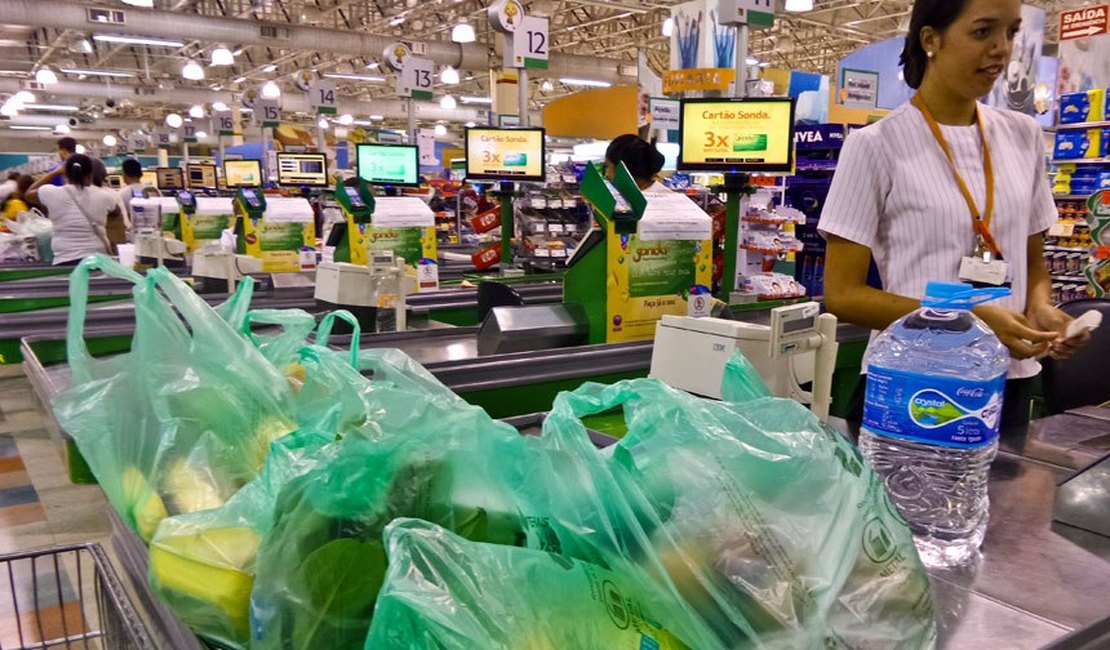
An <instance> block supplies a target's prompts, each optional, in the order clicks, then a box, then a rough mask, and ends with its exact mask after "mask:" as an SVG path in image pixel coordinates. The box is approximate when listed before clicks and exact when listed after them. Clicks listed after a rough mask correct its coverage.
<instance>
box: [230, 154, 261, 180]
mask: <svg viewBox="0 0 1110 650" xmlns="http://www.w3.org/2000/svg"><path fill="white" fill-rule="evenodd" d="M224 185H227V186H228V187H262V164H261V163H259V162H258V161H257V160H225V161H224Z"/></svg>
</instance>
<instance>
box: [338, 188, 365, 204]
mask: <svg viewBox="0 0 1110 650" xmlns="http://www.w3.org/2000/svg"><path fill="white" fill-rule="evenodd" d="M343 189H345V190H346V191H347V200H348V201H350V203H351V207H352V208H354V209H356V210H359V209H362V208H365V207H366V203H364V202H363V200H362V196H360V195H359V193H358V190H356V189H355V188H353V187H345V188H343Z"/></svg>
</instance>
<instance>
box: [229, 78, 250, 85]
mask: <svg viewBox="0 0 1110 650" xmlns="http://www.w3.org/2000/svg"><path fill="white" fill-rule="evenodd" d="M246 80H247V78H246V77H235V78H234V79H232V80H231V83H233V84H241V83H243V82H244V81H246Z"/></svg>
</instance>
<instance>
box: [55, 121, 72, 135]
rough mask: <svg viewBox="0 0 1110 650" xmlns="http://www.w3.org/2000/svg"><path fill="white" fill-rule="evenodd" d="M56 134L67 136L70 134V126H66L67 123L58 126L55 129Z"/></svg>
mask: <svg viewBox="0 0 1110 650" xmlns="http://www.w3.org/2000/svg"><path fill="white" fill-rule="evenodd" d="M54 133H58V134H60V135H65V134H66V133H69V125H68V124H66V123H65V122H62V123H61V124H58V125H56V126H55V127H54Z"/></svg>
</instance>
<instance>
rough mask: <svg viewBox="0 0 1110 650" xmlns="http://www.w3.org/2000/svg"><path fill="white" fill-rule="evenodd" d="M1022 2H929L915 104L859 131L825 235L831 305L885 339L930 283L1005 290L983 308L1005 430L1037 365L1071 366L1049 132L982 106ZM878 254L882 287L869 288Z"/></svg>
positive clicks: (914, 38)
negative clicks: (1003, 362)
mask: <svg viewBox="0 0 1110 650" xmlns="http://www.w3.org/2000/svg"><path fill="white" fill-rule="evenodd" d="M1020 27H1021V0H918V1H917V2H916V3H915V4H914V7H913V13H912V15H911V17H910V29H909V35H908V36H907V37H906V45H905V49H904V51H903V52H902V58H901V63H902V67H903V73H904V77H905V81H906V83H907V84H908V85H909V86H910V87H911V88H913V89H915V90H916V94H915V95H914V96H913V99H912V101H910V102H909V103H906V104H904V105H902V106H901V107H899V108H897V109H895V110H894V111H893V112H891V113H890V114H889V115H887V116H886V117H884V118H883V119H881V120H880V121H878V122H876V123H875V124H873V125H871V126H868V127H867V128H864V129H860V130H858V131H856V132H854V133H852V134H851V135H850V136H849V137H848V139H847V141H846V142H845V145H844V150H843V152H842V153H841V157H840V161H839V163H838V166H837V171H836V175H835V177H834V178H833V183H832V187H831V189H830V192H829V196H828V200H827V201H826V204H825V207H824V210H823V211H822V214H821V221H820V225H819V228H820V230H821V231H822V233H823V234H824V236H825V237H826V239H827V240H828V253H827V257H826V263H825V291H826V295H825V300H826V304H827V306H828V308H829V310H830V311H832V312H833V313H834V314H836V315H837V316H838V317H839V318H840V319H841V320H843V321H848V322H852V323H857V324H859V325H863V326H866V327H869V328H871V329H873V330H881V329H883V328H885V327H887V326H888V325H890V324H891V323H892V322H894V321H895V320H897V319H898V318H900V317H902V316H904V315H905V314H907V313H909V312H911V311H913V310H915V309H917V308H918V307H919V306H920V300H921V299H922V298H923V297H924V294H925V285H926V283H927V282H929V281H930V280H937V281H947V282H957V281H965V282H971V281H974V282H980V283H983V284H1005V285H1008V286H1009V287H1010V288H1011V291H1012V293H1011V295H1010V296H1009V297H1008V298H1003V299H1001V300H997V301H994V302H991V303H989V304H986V305H981V306H979V307H976V308H975V310H974V312H975V314H976V315H978V316H979V317H980V318H981V319H983V320H984V321H985V322H986V323H987V324H988V325H989V326H990V327H991V329H993V330H994V332H995V334H997V335H998V338H999V339H1000V340H1001V341H1002V343H1004V344H1005V345H1006V347H1007V348H1009V350H1010V355H1011V357H1012V358H1013V360H1012V363H1011V365H1010V374H1009V381H1008V382H1007V385H1006V396H1005V399H1004V404H1005V405H1006V407H1005V408H1006V412H1005V413H1003V425H1004V426H1005V425H1007V424H1009V425H1012V424H1017V423H1020V422H1022V421H1025V420H1027V419H1028V415H1029V399H1030V388H1031V387H1030V383H1031V379H1032V378H1033V377H1034V376H1036V375H1037V374H1038V373H1039V372H1040V364H1039V363H1038V362H1037V357H1039V356H1041V355H1044V354H1048V355H1052V356H1053V357H1057V358H1064V357H1069V356H1071V355H1073V354H1075V353H1076V351H1078V350H1079V349H1080V348H1081V347H1083V346H1084V345H1085V344H1086V343H1087V342H1088V341H1089V339H1090V336H1089V335H1087V334H1084V335H1081V336H1077V337H1075V338H1071V339H1068V338H1065V335H1064V332H1065V330H1066V329H1067V325H1068V322H1070V321H1071V320H1072V319H1071V318H1070V317H1069V316H1067V315H1066V314H1064V313H1063V312H1062V311H1060V310H1059V309H1057V308H1056V307H1055V306H1053V304H1052V301H1051V298H1050V294H1051V280H1050V278H1049V274H1048V271H1047V269H1046V267H1045V264H1044V257H1043V255H1042V252H1041V251H1042V245H1043V237H1044V233H1045V231H1046V230H1047V229H1048V228H1049V227H1050V226H1051V225H1052V224H1054V223H1055V222H1056V218H1057V215H1056V207H1055V205H1054V203H1053V199H1052V193H1051V190H1050V188H1049V186H1048V182H1047V178H1046V175H1045V157H1044V153H1043V150H1044V146H1043V139H1042V135H1041V129H1040V127H1039V126H1038V125H1037V123H1036V122H1035V121H1034V120H1033V119H1032V118H1031V117H1029V116H1026V115H1023V114H1019V113H1016V112H1013V111H1009V110H1001V109H996V108H991V107H989V106H985V105H983V104H980V103H978V101H977V100H978V98H980V97H983V96H985V95H987V94H988V93H989V92H990V90H991V88H992V86H993V85H994V82H995V80H997V79H998V77H999V75H1001V74H1002V73H1003V72H1004V71H1005V70H1006V66H1007V64H1008V62H1009V61H1010V52H1011V50H1012V48H1013V43H1014V38H1015V36H1016V35H1017V33H1018V30H1019V29H1020ZM872 256H874V259H875V263H876V265H877V266H878V269H879V274H880V276H881V278H882V283H883V287H884V289H883V290H879V289H874V288H871V287H869V286H868V284H867V271H868V267H869V262H870V260H871V258H872Z"/></svg>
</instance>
